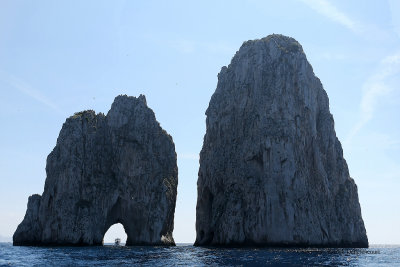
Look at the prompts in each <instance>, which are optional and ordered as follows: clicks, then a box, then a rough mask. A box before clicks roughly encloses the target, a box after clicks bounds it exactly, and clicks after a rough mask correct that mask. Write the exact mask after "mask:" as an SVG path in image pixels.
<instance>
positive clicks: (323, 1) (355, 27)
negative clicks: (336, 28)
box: [301, 0, 364, 33]
mask: <svg viewBox="0 0 400 267" xmlns="http://www.w3.org/2000/svg"><path fill="white" fill-rule="evenodd" d="M301 1H303V2H304V3H305V4H307V5H308V6H309V7H311V8H312V9H314V10H315V11H317V12H318V13H320V14H321V15H323V16H325V17H327V18H329V19H331V20H333V21H335V22H337V23H339V24H341V25H343V26H344V27H346V28H348V29H349V30H351V31H353V32H355V33H361V32H362V31H363V30H364V26H363V25H362V24H361V23H359V22H357V21H355V20H354V19H352V18H350V17H349V16H348V15H346V14H345V13H344V12H342V11H340V10H339V9H338V8H336V7H335V6H334V5H332V4H331V3H330V2H328V1H327V0H301Z"/></svg>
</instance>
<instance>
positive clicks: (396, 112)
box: [0, 0, 400, 244]
mask: <svg viewBox="0 0 400 267" xmlns="http://www.w3.org/2000/svg"><path fill="white" fill-rule="evenodd" d="M272 33H281V34H285V35H288V36H291V37H294V38H295V39H296V40H298V41H299V42H300V43H301V44H302V46H303V49H304V51H305V53H306V55H307V58H308V60H309V61H310V63H311V64H312V66H313V68H314V72H315V74H316V75H317V76H318V77H319V78H320V79H321V81H322V84H323V85H324V88H325V90H326V91H327V93H328V96H329V98H330V109H331V112H332V114H333V116H334V119H335V127H336V133H337V135H338V137H339V139H340V140H341V142H342V145H343V149H344V156H345V158H346V160H347V163H348V165H349V170H350V175H351V176H352V177H353V178H354V179H355V181H356V183H357V185H358V190H359V197H360V203H361V208H362V214H363V218H364V221H365V224H366V228H367V234H368V237H369V240H370V243H391V244H395V243H396V244H399V243H400V230H399V229H398V226H399V225H400V194H398V192H399V190H400V164H399V163H400V124H399V122H400V107H399V103H400V88H399V87H400V2H399V1H396V0H393V1H384V0H375V1H372V0H368V1H333V0H287V1H264V0H259V1H257V0H248V1H197V2H195V1H141V2H139V1H63V2H62V1H20V0H13V1H11V0H9V1H8V0H2V1H0V125H1V128H0V129H1V130H0V147H1V149H0V170H1V171H0V218H1V219H0V236H12V234H13V232H14V231H15V229H16V227H17V225H18V224H19V223H20V222H21V221H22V218H23V216H24V214H25V210H26V203H27V198H28V196H29V195H31V194H34V193H40V194H41V193H42V192H43V187H44V180H45V177H46V176H45V175H46V174H45V164H46V157H47V155H48V154H49V153H50V151H51V150H52V149H53V147H54V146H55V143H56V139H57V136H58V133H59V131H60V129H61V126H62V124H63V123H64V121H65V119H66V117H68V116H70V115H72V114H73V113H74V112H77V111H80V110H85V109H94V110H96V111H97V112H107V111H108V110H109V108H110V106H111V103H112V101H113V99H114V97H115V96H117V95H118V94H127V95H133V96H138V95H139V94H145V95H146V98H147V103H148V105H149V106H150V107H151V108H152V109H153V110H154V112H155V114H156V117H157V119H158V121H159V122H160V123H161V126H162V127H163V128H164V129H165V130H167V131H168V132H169V133H170V134H171V135H172V136H173V139H174V142H175V145H176V151H177V153H178V166H179V186H178V200H177V206H176V213H175V231H174V238H175V240H176V241H177V242H193V241H194V239H195V226H194V225H195V205H196V197H197V190H196V182H197V172H198V167H199V164H198V153H199V152H200V150H201V146H202V142H203V136H204V133H205V115H204V112H205V110H206V108H207V106H208V102H209V100H210V97H211V95H212V94H213V92H214V90H215V88H216V84H217V74H218V72H219V70H220V69H221V67H222V66H225V65H228V64H229V62H230V60H231V58H232V56H233V55H234V53H235V52H236V51H237V50H238V49H239V47H240V46H241V44H242V43H243V41H246V40H250V39H258V38H262V37H265V36H267V35H269V34H272ZM118 231H121V229H115V233H113V235H114V236H115V235H117V234H120V232H118ZM114 236H112V238H113V237H114ZM110 240H112V239H110Z"/></svg>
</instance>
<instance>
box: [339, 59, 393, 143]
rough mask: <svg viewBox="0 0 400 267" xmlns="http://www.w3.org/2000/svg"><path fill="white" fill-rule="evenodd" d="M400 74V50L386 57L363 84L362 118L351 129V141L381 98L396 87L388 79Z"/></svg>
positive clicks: (368, 118) (371, 115)
mask: <svg viewBox="0 0 400 267" xmlns="http://www.w3.org/2000/svg"><path fill="white" fill-rule="evenodd" d="M399 74H400V51H399V52H397V53H395V54H393V55H391V56H388V57H386V58H384V59H383V60H382V61H381V63H380V66H379V68H378V70H377V72H376V73H375V75H373V76H372V77H371V78H369V79H368V80H367V81H366V82H365V83H364V86H363V95H362V98H361V103H360V119H359V120H358V122H357V123H356V124H355V125H354V127H353V128H352V129H351V131H350V133H349V134H348V136H347V138H346V141H345V142H346V143H349V142H350V141H351V140H352V139H353V137H354V136H355V135H356V134H357V133H358V132H359V131H360V129H361V128H362V127H364V125H365V124H367V122H368V121H370V120H371V119H372V117H373V115H374V113H375V110H376V106H377V103H378V101H379V98H381V97H383V96H385V95H388V94H389V93H390V92H392V91H393V90H394V89H395V88H393V87H392V86H390V85H388V83H387V80H388V79H390V78H392V77H396V75H399Z"/></svg>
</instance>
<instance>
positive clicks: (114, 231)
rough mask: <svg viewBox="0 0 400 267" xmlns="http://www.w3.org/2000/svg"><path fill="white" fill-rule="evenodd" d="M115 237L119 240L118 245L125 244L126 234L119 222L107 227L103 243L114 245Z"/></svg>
mask: <svg viewBox="0 0 400 267" xmlns="http://www.w3.org/2000/svg"><path fill="white" fill-rule="evenodd" d="M116 238H119V239H120V240H121V243H120V245H122V246H125V244H126V239H127V238H128V236H127V234H126V232H125V228H124V226H123V225H122V224H121V223H115V224H113V225H111V226H110V228H108V230H107V231H106V233H105V234H104V237H103V245H114V244H115V240H116Z"/></svg>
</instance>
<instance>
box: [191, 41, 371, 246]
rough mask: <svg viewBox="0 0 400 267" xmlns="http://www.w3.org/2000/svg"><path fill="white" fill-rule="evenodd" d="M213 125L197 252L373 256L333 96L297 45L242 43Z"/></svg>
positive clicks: (214, 103)
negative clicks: (328, 251) (243, 249)
mask: <svg viewBox="0 0 400 267" xmlns="http://www.w3.org/2000/svg"><path fill="white" fill-rule="evenodd" d="M206 115H207V132H206V135H205V137H204V144H203V148H202V151H201V154H200V170H199V178H198V182H197V186H198V199H197V210H196V211H197V215H196V216H197V217H196V231H197V236H196V242H195V245H215V246H231V245H235V246H236V245H237V246H245V245H251V246H253V245H255V246H257V245H260V246H324V247H367V246H368V239H367V235H366V231H365V227H364V222H363V220H362V217H361V209H360V205H359V202H358V194H357V186H356V185H355V183H354V180H353V179H352V178H351V177H350V176H349V171H348V168H347V164H346V161H345V160H344V158H343V151H342V147H341V144H340V142H339V140H338V139H337V137H336V133H335V130H334V121H333V117H332V115H331V113H330V112H329V100H328V96H327V94H326V92H325V90H324V89H323V87H322V84H321V82H320V80H319V79H318V78H317V77H316V76H315V75H314V73H313V70H312V67H311V65H310V64H309V63H308V61H307V59H306V56H305V54H304V52H303V49H302V47H301V45H300V44H299V43H298V42H297V41H296V40H294V39H292V38H289V37H285V36H282V35H270V36H268V37H266V38H263V39H261V40H254V41H248V42H245V43H244V44H243V45H242V47H241V48H240V50H239V51H238V52H237V53H236V55H235V56H234V57H233V59H232V62H231V64H230V65H229V66H228V67H223V68H222V70H221V72H220V73H219V75H218V85H217V89H216V91H215V93H214V94H213V96H212V98H211V101H210V104H209V107H208V109H207V111H206Z"/></svg>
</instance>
